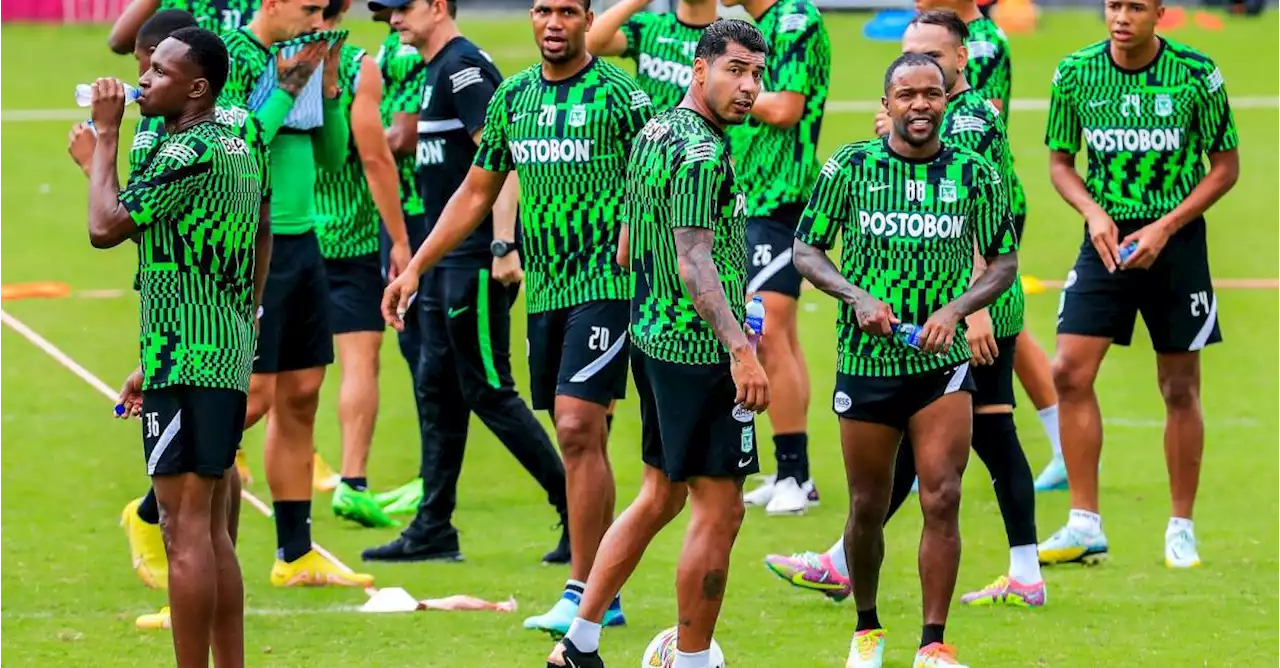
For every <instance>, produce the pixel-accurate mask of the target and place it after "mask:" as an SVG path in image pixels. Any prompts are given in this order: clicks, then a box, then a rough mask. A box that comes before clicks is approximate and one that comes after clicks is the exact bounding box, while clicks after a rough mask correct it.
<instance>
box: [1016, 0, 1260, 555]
mask: <svg viewBox="0 0 1280 668" xmlns="http://www.w3.org/2000/svg"><path fill="white" fill-rule="evenodd" d="M1105 11H1106V19H1107V26H1108V28H1109V30H1110V33H1111V38H1110V39H1108V40H1105V41H1102V42H1098V43H1096V44H1092V45H1090V46H1086V47H1084V48H1083V49H1080V50H1079V51H1076V52H1075V53H1073V54H1071V55H1069V56H1067V57H1066V58H1064V59H1063V60H1062V62H1061V63H1059V65H1058V69H1057V71H1056V73H1055V74H1054V77H1053V92H1052V94H1051V96H1050V98H1049V124H1048V130H1047V131H1046V134H1045V143H1046V144H1048V146H1049V150H1050V151H1051V152H1050V154H1049V169H1050V172H1049V174H1050V177H1051V178H1052V179H1053V185H1054V187H1055V188H1057V190H1058V193H1059V194H1060V195H1062V198H1063V199H1064V200H1066V202H1067V203H1068V204H1070V205H1071V206H1072V207H1073V208H1074V209H1075V210H1076V211H1079V212H1080V215H1082V216H1084V219H1085V238H1084V241H1083V242H1082V243H1081V244H1080V254H1079V256H1078V257H1077V258H1076V263H1075V266H1074V267H1073V268H1072V269H1071V271H1070V272H1069V273H1068V274H1067V280H1066V285H1065V287H1064V288H1063V293H1062V301H1061V302H1060V303H1059V304H1058V345H1057V352H1056V354H1055V357H1054V361H1053V378H1054V384H1055V385H1056V386H1057V388H1058V395H1059V396H1060V397H1061V398H1062V404H1061V407H1062V408H1061V410H1062V453H1063V455H1064V458H1065V459H1066V464H1067V474H1068V477H1069V478H1070V480H1071V514H1070V517H1069V519H1068V521H1067V525H1066V526H1065V527H1063V528H1062V529H1061V530H1060V531H1058V532H1057V533H1055V534H1054V535H1053V536H1052V537H1050V538H1049V540H1047V541H1045V542H1044V543H1042V544H1041V545H1040V561H1041V563H1048V564H1058V563H1064V562H1071V561H1084V562H1086V563H1087V562H1096V561H1098V560H1100V559H1103V558H1105V557H1106V555H1107V539H1106V536H1105V535H1104V534H1103V531H1102V517H1101V516H1100V515H1099V513H1098V510H1099V506H1098V458H1099V455H1100V454H1101V451H1102V416H1101V410H1100V408H1099V406H1098V397H1097V395H1096V394H1095V393H1094V389H1093V386H1094V381H1095V380H1096V379H1097V376H1098V368H1099V366H1101V364H1102V360H1103V358H1104V357H1106V354H1107V349H1108V348H1110V347H1111V344H1113V343H1114V344H1116V345H1121V346H1127V345H1129V342H1130V340H1131V339H1132V338H1133V322H1134V319H1135V318H1136V316H1137V313H1138V312H1141V313H1142V319H1143V320H1144V321H1145V322H1146V323H1147V330H1148V331H1149V332H1150V335H1151V344H1152V347H1153V348H1155V351H1156V376H1157V378H1158V385H1159V387H1160V394H1161V395H1162V396H1163V398H1164V405H1165V433H1164V451H1165V460H1166V462H1167V464H1168V468H1169V487H1170V496H1171V497H1172V499H1171V500H1172V511H1173V513H1172V517H1171V518H1170V519H1169V525H1168V528H1167V529H1166V530H1165V541H1164V558H1165V564H1166V565H1167V566H1169V567H1170V568H1187V567H1192V566H1198V565H1199V564H1200V555H1199V552H1198V551H1197V548H1196V539H1195V533H1194V530H1193V525H1192V521H1191V515H1192V508H1193V506H1194V504H1195V498H1196V487H1197V486H1198V485H1199V483H1200V458H1201V455H1202V453H1203V451H1204V417H1203V415H1202V414H1201V412H1200V350H1201V349H1202V348H1204V347H1205V346H1206V345H1209V344H1212V343H1217V342H1219V341H1221V340H1222V332H1221V331H1220V330H1219V329H1218V302H1217V298H1216V297H1215V296H1214V294H1213V282H1212V280H1211V279H1210V275H1209V255H1208V250H1207V249H1206V242H1205V220H1204V213H1205V211H1207V210H1208V209H1209V207H1210V206H1212V205H1213V203H1214V202H1217V201H1218V199H1219V198H1221V197H1222V196H1223V195H1225V194H1226V193H1227V191H1229V190H1230V189H1231V187H1232V186H1233V185H1235V182H1236V179H1237V177H1238V176H1239V174H1240V157H1239V155H1238V153H1237V151H1236V147H1237V146H1238V144H1239V137H1238V136H1237V134H1236V126H1235V120H1234V119H1233V118H1232V114H1231V105H1230V104H1229V102H1228V100H1227V91H1226V88H1225V87H1224V85H1223V80H1222V71H1221V70H1219V69H1218V67H1217V66H1216V65H1214V63H1213V61H1212V60H1210V59H1209V57H1208V56H1206V55H1204V54H1203V53H1200V52H1199V51H1196V50H1195V49H1193V48H1191V47H1189V46H1186V45H1184V44H1179V43H1177V42H1174V41H1172V40H1170V39H1168V38H1166V37H1161V36H1158V35H1156V33H1155V29H1156V22H1157V21H1159V20H1160V17H1161V16H1162V15H1163V14H1164V6H1163V5H1161V3H1160V2H1159V0H1128V1H1127V2H1120V1H1119V0H1108V2H1107V3H1106V5H1105ZM1082 136H1083V139H1084V147H1085V149H1086V152H1087V154H1088V156H1089V168H1088V175H1087V177H1086V179H1085V180H1082V179H1081V178H1080V175H1079V174H1078V173H1076V170H1075V155H1076V153H1078V152H1079V151H1080V148H1081V138H1082ZM1202 153H1203V154H1205V155H1206V156H1207V157H1208V162H1209V168H1208V170H1207V171H1206V170H1205V167H1204V164H1203V162H1202V159H1201V154H1202ZM1135 244H1136V246H1134V247H1133V248H1132V249H1131V250H1132V253H1126V257H1124V258H1123V260H1122V257H1121V250H1122V249H1124V250H1130V247H1131V245H1135Z"/></svg>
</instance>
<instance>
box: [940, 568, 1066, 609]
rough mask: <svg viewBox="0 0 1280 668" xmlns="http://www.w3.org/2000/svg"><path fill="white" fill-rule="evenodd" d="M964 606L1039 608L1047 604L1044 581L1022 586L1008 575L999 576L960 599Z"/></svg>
mask: <svg viewBox="0 0 1280 668" xmlns="http://www.w3.org/2000/svg"><path fill="white" fill-rule="evenodd" d="M960 602H961V603H963V604H965V605H972V606H984V605H1011V606H1013V607H1015V608H1040V607H1044V604H1045V603H1048V602H1049V596H1048V592H1047V591H1046V590H1045V587H1044V580H1041V581H1039V582H1037V583H1035V584H1022V583H1021V582H1018V581H1017V580H1015V579H1013V578H1011V577H1009V576H1008V575H1001V576H1000V577H998V578H996V581H995V582H992V583H991V584H989V585H987V586H986V587H984V588H983V589H981V590H979V591H975V592H969V593H968V594H965V595H964V596H961V597H960Z"/></svg>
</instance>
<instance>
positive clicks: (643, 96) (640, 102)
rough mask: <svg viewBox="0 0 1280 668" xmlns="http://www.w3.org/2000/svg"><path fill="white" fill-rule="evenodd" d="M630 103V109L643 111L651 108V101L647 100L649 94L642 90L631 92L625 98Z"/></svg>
mask: <svg viewBox="0 0 1280 668" xmlns="http://www.w3.org/2000/svg"><path fill="white" fill-rule="evenodd" d="M627 98H628V99H629V100H630V101H631V108H632V109H643V108H644V107H650V106H653V100H650V99H649V94H648V93H646V92H644V91H642V90H633V91H631V93H630V94H629V95H628V96H627Z"/></svg>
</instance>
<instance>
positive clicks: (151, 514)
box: [138, 489, 160, 524]
mask: <svg viewBox="0 0 1280 668" xmlns="http://www.w3.org/2000/svg"><path fill="white" fill-rule="evenodd" d="M138 519H140V520H142V521H143V522H146V523H147V524H159V523H160V504H159V503H158V502H157V501H156V490H154V489H148V490H147V495H146V496H144V497H142V503H139V504H138Z"/></svg>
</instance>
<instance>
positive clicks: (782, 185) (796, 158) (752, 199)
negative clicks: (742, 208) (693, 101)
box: [729, 0, 831, 218]
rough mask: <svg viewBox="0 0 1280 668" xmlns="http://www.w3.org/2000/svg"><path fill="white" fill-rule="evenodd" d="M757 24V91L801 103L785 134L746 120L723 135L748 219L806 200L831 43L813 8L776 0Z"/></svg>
mask: <svg viewBox="0 0 1280 668" xmlns="http://www.w3.org/2000/svg"><path fill="white" fill-rule="evenodd" d="M757 24H758V25H759V27H760V32H761V33H763V34H764V39H765V41H766V42H767V43H768V45H769V55H768V57H767V58H766V60H765V76H764V80H763V82H762V83H763V88H762V90H763V91H766V92H770V93H798V94H800V95H803V96H804V99H805V103H804V113H803V114H801V116H800V121H799V122H798V123H796V124H795V125H793V126H791V127H789V128H778V127H773V126H771V125H766V124H764V123H762V122H760V120H759V119H757V118H755V117H754V116H748V117H747V122H746V123H744V124H742V125H739V126H736V127H734V128H732V129H731V130H730V131H729V138H730V144H731V146H732V147H733V154H734V158H735V159H736V161H737V165H738V178H739V180H740V181H741V182H742V184H743V187H744V188H746V191H747V215H748V216H750V217H752V218H757V217H767V216H769V215H770V214H772V213H773V212H774V211H776V210H778V209H780V208H782V207H784V206H787V205H800V204H803V203H804V201H805V200H806V198H808V196H809V192H810V191H811V190H812V189H813V182H814V180H815V179H817V178H818V170H819V169H820V168H821V166H822V163H821V162H819V160H818V136H819V134H820V133H821V130H822V115H823V111H824V110H825V109H826V106H827V95H828V93H829V88H830V85H831V40H830V39H829V38H828V37H827V28H826V26H825V25H824V24H823V22H822V15H821V14H820V13H819V12H818V8H817V6H816V5H814V4H813V2H811V1H810V0H778V2H776V3H774V4H773V6H772V7H770V8H769V9H768V10H767V11H766V12H765V13H764V15H763V16H761V17H760V18H759V19H758V20H757ZM797 208H798V206H797Z"/></svg>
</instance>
